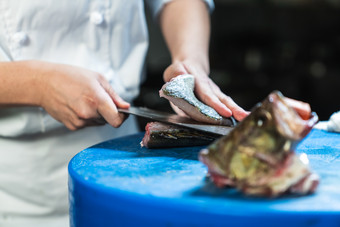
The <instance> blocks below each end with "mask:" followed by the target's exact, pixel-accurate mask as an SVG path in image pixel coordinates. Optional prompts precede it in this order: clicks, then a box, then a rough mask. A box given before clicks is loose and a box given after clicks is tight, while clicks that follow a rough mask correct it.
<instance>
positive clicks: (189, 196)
mask: <svg viewBox="0 0 340 227" xmlns="http://www.w3.org/2000/svg"><path fill="white" fill-rule="evenodd" d="M142 137H143V133H139V134H136V135H131V136H127V137H122V138H119V139H114V140H110V141H106V142H104V143H101V144H98V145H95V146H92V147H90V148H87V149H85V150H83V151H81V152H80V153H78V154H77V155H76V156H75V157H74V158H73V159H72V160H71V161H70V163H69V202H70V222H71V226H77V227H88V226H96V227H97V226H98V227H101V226H103V227H109V226H252V227H253V226H263V227H266V226H268V227H269V226H285V227H287V226H288V227H293V226H299V227H303V226H323V227H333V226H334V227H335V226H337V227H339V226H340V177H339V175H340V134H336V133H329V132H324V131H320V130H313V131H312V132H311V133H310V134H309V135H308V137H307V138H306V139H305V140H304V141H303V142H302V143H300V145H299V146H298V149H297V151H298V152H305V153H307V155H308V157H309V159H310V165H311V167H312V169H313V170H314V171H315V172H316V173H318V174H319V175H320V177H321V183H320V185H319V187H318V189H317V191H316V193H315V194H313V195H308V196H302V197H294V196H283V197H280V198H277V199H268V198H251V197H246V196H244V195H242V194H241V193H239V192H237V191H236V190H234V189H218V188H216V187H215V186H214V185H213V184H212V183H211V182H210V181H209V180H207V179H206V177H205V176H206V173H207V168H206V167H205V166H204V165H203V164H202V163H200V162H199V161H198V160H197V156H198V152H199V151H200V150H201V149H202V148H203V147H188V148H173V149H152V150H151V149H146V148H142V147H141V146H140V141H141V139H142Z"/></svg>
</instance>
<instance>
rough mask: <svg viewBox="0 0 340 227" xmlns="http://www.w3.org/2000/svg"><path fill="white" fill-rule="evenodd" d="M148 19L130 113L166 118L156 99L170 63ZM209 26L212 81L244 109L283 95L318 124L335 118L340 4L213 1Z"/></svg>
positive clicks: (165, 105) (339, 81)
mask: <svg viewBox="0 0 340 227" xmlns="http://www.w3.org/2000/svg"><path fill="white" fill-rule="evenodd" d="M146 12H147V15H148V18H147V19H148V24H149V32H150V48H149V52H148V56H147V61H146V72H147V80H146V81H145V82H144V84H143V86H142V89H141V94H140V96H139V97H138V98H137V99H136V100H135V105H139V106H147V107H149V108H153V109H158V110H163V111H167V110H171V108H170V106H169V104H168V102H167V101H166V100H165V99H163V98H160V97H159V95H158V91H159V89H160V88H161V86H162V85H163V80H162V75H163V71H164V69H165V68H166V67H167V66H168V65H169V64H170V55H169V52H168V50H167V48H166V45H165V43H164V40H163V37H162V35H161V33H160V30H159V27H158V25H157V24H156V23H155V22H154V21H153V20H152V19H150V16H149V13H148V9H146ZM211 26H212V31H211V42H210V66H211V75H210V77H211V78H212V79H213V80H214V81H215V82H216V83H217V84H218V85H219V86H220V88H221V90H222V91H224V92H225V93H226V94H227V95H229V96H231V97H232V98H233V99H234V100H235V101H236V102H237V103H238V104H239V105H240V106H242V107H243V108H245V109H247V110H249V109H251V108H252V107H253V106H254V105H255V104H256V103H257V102H259V101H261V100H262V99H264V98H265V97H266V96H267V95H268V94H269V93H270V92H271V91H273V90H280V91H281V92H282V93H283V95H285V96H287V97H290V98H295V99H298V100H301V101H305V102H308V103H310V105H311V107H312V110H313V111H315V112H316V113H317V114H318V115H319V118H320V120H328V119H329V117H330V115H331V114H332V113H333V112H335V111H338V110H340V92H339V90H340V61H339V60H340V59H339V58H340V1H338V0H333V1H332V0H329V1H316V0H315V1H313V0H305V1H304V0H256V1H253V0H252V1H250V0H249V1H247V0H215V10H214V12H213V13H212V15H211ZM140 124H141V127H144V126H143V125H144V124H145V123H144V122H141V123H140Z"/></svg>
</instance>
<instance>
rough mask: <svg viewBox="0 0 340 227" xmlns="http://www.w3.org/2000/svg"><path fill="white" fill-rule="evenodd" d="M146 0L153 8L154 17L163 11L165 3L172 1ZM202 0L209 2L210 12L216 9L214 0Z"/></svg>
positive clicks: (151, 8)
mask: <svg viewBox="0 0 340 227" xmlns="http://www.w3.org/2000/svg"><path fill="white" fill-rule="evenodd" d="M145 1H146V3H147V4H148V6H149V8H150V10H151V13H152V15H153V18H154V19H156V18H157V17H158V15H159V13H160V12H161V10H162V9H163V7H164V5H165V4H166V3H169V2H171V1H172V0H145ZM202 1H204V2H205V3H206V4H207V6H208V7H209V11H210V12H212V11H213V10H214V8H215V4H214V1H213V0H202Z"/></svg>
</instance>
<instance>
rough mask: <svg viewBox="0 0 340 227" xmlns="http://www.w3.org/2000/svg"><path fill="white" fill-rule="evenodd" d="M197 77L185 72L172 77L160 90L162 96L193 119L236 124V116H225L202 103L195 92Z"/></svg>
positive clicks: (219, 123)
mask: <svg viewBox="0 0 340 227" xmlns="http://www.w3.org/2000/svg"><path fill="white" fill-rule="evenodd" d="M194 88H195V78H194V76H193V75H190V74H184V75H179V76H177V77H174V78H172V79H171V80H170V81H169V82H167V83H165V84H164V85H163V86H162V88H161V89H160V91H159V95H160V97H163V98H166V99H168V100H169V101H170V102H172V103H173V104H174V105H175V106H177V107H178V108H179V109H181V110H182V111H183V112H185V113H186V114H187V115H188V116H189V117H191V118H192V119H194V120H196V121H199V122H205V123H209V124H216V125H228V126H234V125H236V121H235V119H234V118H232V117H231V118H224V117H222V116H221V115H220V114H218V113H217V112H216V110H214V109H213V108H212V107H210V106H208V105H206V104H204V103H202V102H201V101H200V100H198V99H197V97H196V96H195V93H194Z"/></svg>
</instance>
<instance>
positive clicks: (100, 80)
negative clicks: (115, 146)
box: [38, 62, 130, 130]
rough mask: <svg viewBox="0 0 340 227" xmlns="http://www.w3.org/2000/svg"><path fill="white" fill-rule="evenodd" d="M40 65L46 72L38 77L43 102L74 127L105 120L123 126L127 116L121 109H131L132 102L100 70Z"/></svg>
mask: <svg viewBox="0 0 340 227" xmlns="http://www.w3.org/2000/svg"><path fill="white" fill-rule="evenodd" d="M38 64H39V71H40V72H42V74H41V75H40V76H39V78H38V80H39V82H41V84H40V85H39V87H40V88H41V89H40V92H41V94H42V95H41V99H40V101H39V104H40V106H41V107H43V108H44V109H45V110H46V111H47V112H48V113H49V114H50V115H51V116H52V117H53V118H55V119H56V120H58V121H60V122H62V123H63V124H64V125H65V126H66V127H67V128H69V129H70V130H76V129H80V128H83V127H86V126H91V125H102V124H105V121H106V122H108V123H109V124H110V125H112V126H113V127H119V126H120V125H121V124H122V123H123V122H124V120H125V119H126V115H125V114H123V113H118V111H117V108H129V106H130V104H129V103H127V102H125V101H124V100H123V99H122V98H121V97H120V96H118V95H117V94H116V93H115V91H114V90H113V89H112V87H111V85H110V84H109V82H108V81H107V80H106V79H105V78H104V77H103V76H102V75H100V74H99V73H96V72H92V71H89V70H86V69H83V68H79V67H75V66H70V65H63V64H54V63H47V62H38Z"/></svg>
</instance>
